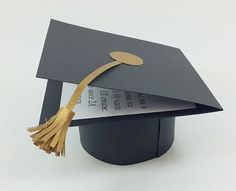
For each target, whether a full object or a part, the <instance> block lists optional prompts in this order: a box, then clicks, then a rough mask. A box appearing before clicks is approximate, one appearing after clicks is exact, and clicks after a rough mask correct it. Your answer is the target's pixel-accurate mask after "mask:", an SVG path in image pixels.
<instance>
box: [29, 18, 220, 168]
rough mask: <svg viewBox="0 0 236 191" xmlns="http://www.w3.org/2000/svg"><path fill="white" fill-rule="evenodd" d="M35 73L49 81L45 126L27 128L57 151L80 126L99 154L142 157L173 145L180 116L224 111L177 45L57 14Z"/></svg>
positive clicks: (123, 160)
mask: <svg viewBox="0 0 236 191" xmlns="http://www.w3.org/2000/svg"><path fill="white" fill-rule="evenodd" d="M37 77H39V78H44V79H47V80H48V82H47V88H46V92H45V97H44V102H43V107H42V112H41V117H40V125H38V126H36V127H33V128H29V131H30V132H34V133H33V134H32V135H31V137H32V140H33V142H34V144H35V145H37V146H38V147H39V148H41V149H42V150H45V151H46V152H48V153H51V152H54V153H55V154H56V155H57V156H60V155H64V154H65V138H66V132H67V130H68V127H69V126H79V131H80V141H81V144H82V146H83V147H84V149H85V150H86V151H87V152H88V153H90V154H91V155H92V156H94V157H95V158H97V159H100V160H102V161H105V162H108V163H113V164H133V163H137V162H142V161H145V160H148V159H151V158H155V157H158V156H160V155H162V154H163V153H165V152H166V151H167V150H168V149H169V148H170V146H171V144H172V143H173V140H174V126H175V117H176V116H185V115H192V114H200V113H208V112H215V111H221V110H222V107H221V106H220V104H219V103H218V102H217V100H216V99H215V98H214V96H213V95H212V93H211V92H210V90H209V89H208V88H207V86H206V85H205V83H204V82H203V80H202V79H201V78H200V76H199V75H198V74H197V72H196V71H195V70H194V68H193V67H192V66H191V64H190V63H189V61H188V60H187V58H186V57H185V56H184V54H183V53H182V52H181V50H180V49H178V48H174V47H170V46H165V45H161V44H157V43H153V42H148V41H144V40H139V39H135V38H130V37H125V36H120V35H116V34H111V33H107V32H102V31H97V30H93V29H88V28H84V27H80V26H75V25H71V24H67V23H63V22H60V21H56V20H51V22H50V26H49V29H48V33H47V37H46V40H45V44H44V48H43V53H42V57H41V60H40V64H39V68H38V71H37ZM73 91H74V93H73ZM70 94H71V95H72V96H71V95H70Z"/></svg>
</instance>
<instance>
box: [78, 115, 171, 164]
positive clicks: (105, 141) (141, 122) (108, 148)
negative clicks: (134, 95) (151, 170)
mask: <svg viewBox="0 0 236 191" xmlns="http://www.w3.org/2000/svg"><path fill="white" fill-rule="evenodd" d="M79 131H80V140H81V144H82V146H83V148H84V149H85V150H86V151H87V152H88V153H89V154H91V155H92V156H94V157H95V158H97V159H99V160H102V161H104V162H107V163H111V164H116V165H129V164H134V163H139V162H143V161H146V160H149V159H153V158H155V157H159V156H161V155H162V154H164V153H165V152H166V151H167V150H168V149H169V148H170V147H171V145H172V143H173V141H174V118H163V119H158V118H153V119H135V120H121V121H116V122H105V123H100V124H94V125H81V126H80V127H79Z"/></svg>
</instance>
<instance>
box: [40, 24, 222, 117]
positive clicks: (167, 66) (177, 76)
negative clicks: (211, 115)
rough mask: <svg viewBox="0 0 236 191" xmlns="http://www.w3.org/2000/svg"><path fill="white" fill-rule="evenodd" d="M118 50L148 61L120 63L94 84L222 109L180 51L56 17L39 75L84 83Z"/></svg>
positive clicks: (50, 28) (93, 83)
mask: <svg viewBox="0 0 236 191" xmlns="http://www.w3.org/2000/svg"><path fill="white" fill-rule="evenodd" d="M116 50H123V51H128V52H131V53H134V54H137V55H139V56H140V57H142V58H143V59H144V65H142V66H139V67H132V66H127V65H120V66H118V67H116V68H114V69H111V70H110V71H108V72H106V73H105V74H103V75H101V76H100V77H98V78H97V79H96V80H95V81H93V82H92V83H91V85H92V86H97V87H105V88H112V89H119V90H126V91H132V92H140V93H146V94H151V95H159V96H164V97H169V98H174V99H179V100H185V101H189V102H194V103H197V104H201V105H203V106H205V107H206V108H208V110H207V111H208V112H209V111H218V110H221V109H222V108H221V106H220V105H219V103H218V102H217V100H216V99H215V98H214V96H213V95H212V93H211V92H210V91H209V89H208V88H207V86H206V85H205V84H204V82H203V81H202V79H201V78H200V77H199V75H198V74H197V73H196V71H195V70H194V68H193V67H192V66H191V64H190V63H189V61H188V60H187V59H186V57H185V56H184V55H183V53H182V52H181V51H180V50H179V49H177V48H173V47H169V46H164V45H160V44H157V43H152V42H147V41H143V40H138V39H134V38H129V37H124V36H119V35H114V34H110V33H105V32H101V31H96V30H92V29H87V28H83V27H79V26H74V25H70V24H66V23H63V22H59V21H56V20H51V23H50V27H49V30H48V33H47V38H46V41H45V45H44V49H43V54H42V57H41V61H40V64H39V68H38V72H37V77H41V78H46V79H53V80H58V81H65V82H71V83H79V82H80V81H81V80H82V79H83V78H84V77H85V76H86V75H87V74H89V73H90V72H92V71H93V70H94V69H96V68H98V67H99V66H101V65H103V64H105V63H107V62H110V61H112V60H111V59H110V58H109V53H110V52H111V51H116ZM197 113H201V112H199V111H198V112H197Z"/></svg>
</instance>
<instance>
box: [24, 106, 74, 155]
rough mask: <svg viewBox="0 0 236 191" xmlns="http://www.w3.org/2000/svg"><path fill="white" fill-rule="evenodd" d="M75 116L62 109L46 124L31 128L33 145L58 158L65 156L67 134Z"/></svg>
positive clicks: (71, 112) (69, 111)
mask: <svg viewBox="0 0 236 191" xmlns="http://www.w3.org/2000/svg"><path fill="white" fill-rule="evenodd" d="M74 114H75V113H74V112H73V111H71V110H69V109H67V108H63V107H62V108H61V109H60V110H59V111H58V112H57V114H56V115H54V116H53V117H51V118H50V119H49V120H48V121H47V122H46V123H44V124H41V125H38V126H36V127H31V128H29V129H28V131H29V132H30V133H33V134H32V135H31V138H32V141H33V143H34V144H35V145H36V146H37V147H39V148H40V149H42V150H44V151H45V152H46V153H48V154H50V153H52V152H54V153H55V155H56V156H65V139H66V133H67V130H68V127H69V125H70V122H71V120H72V118H73V116H74Z"/></svg>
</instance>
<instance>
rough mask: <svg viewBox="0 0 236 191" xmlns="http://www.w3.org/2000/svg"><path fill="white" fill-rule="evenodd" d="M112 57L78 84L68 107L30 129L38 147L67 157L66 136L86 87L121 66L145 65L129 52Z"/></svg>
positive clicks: (112, 53) (62, 108) (115, 53)
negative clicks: (110, 70)
mask: <svg viewBox="0 0 236 191" xmlns="http://www.w3.org/2000/svg"><path fill="white" fill-rule="evenodd" d="M110 56H111V57H112V58H113V59H114V60H115V61H113V62H110V63H108V64H105V65H102V66H101V67H99V68H98V69H96V70H95V71H93V72H92V73H91V74H89V75H88V76H87V77H85V78H84V79H83V80H82V81H81V82H80V83H79V84H78V86H77V88H76V89H75V91H74V93H73V95H72V97H71V98H70V101H69V102H68V104H67V105H66V107H61V108H60V110H59V111H58V112H57V113H56V114H55V115H54V116H52V117H51V118H50V119H49V120H48V121H47V122H46V123H44V124H40V125H38V126H36V127H31V128H29V129H28V131H29V132H30V133H33V134H32V135H31V138H32V141H33V142H34V144H35V145H36V146H37V147H39V148H40V149H42V150H44V151H45V152H46V153H49V154H50V153H52V152H54V153H55V155H56V156H62V155H63V156H65V139H66V134H67V130H68V128H69V125H70V122H71V120H72V118H73V117H74V114H75V113H74V112H73V111H72V110H73V108H74V106H75V105H76V102H77V100H78V98H79V97H80V96H81V93H82V92H83V90H84V89H85V87H86V86H87V85H88V84H89V83H90V82H91V81H93V80H94V79H95V78H96V77H98V76H99V75H100V74H102V73H103V72H105V71H107V70H108V69H110V68H112V67H115V66H117V65H119V64H128V65H141V64H143V60H142V59H141V58H140V57H138V56H136V55H133V54H130V53H127V52H121V51H115V52H111V53H110Z"/></svg>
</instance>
